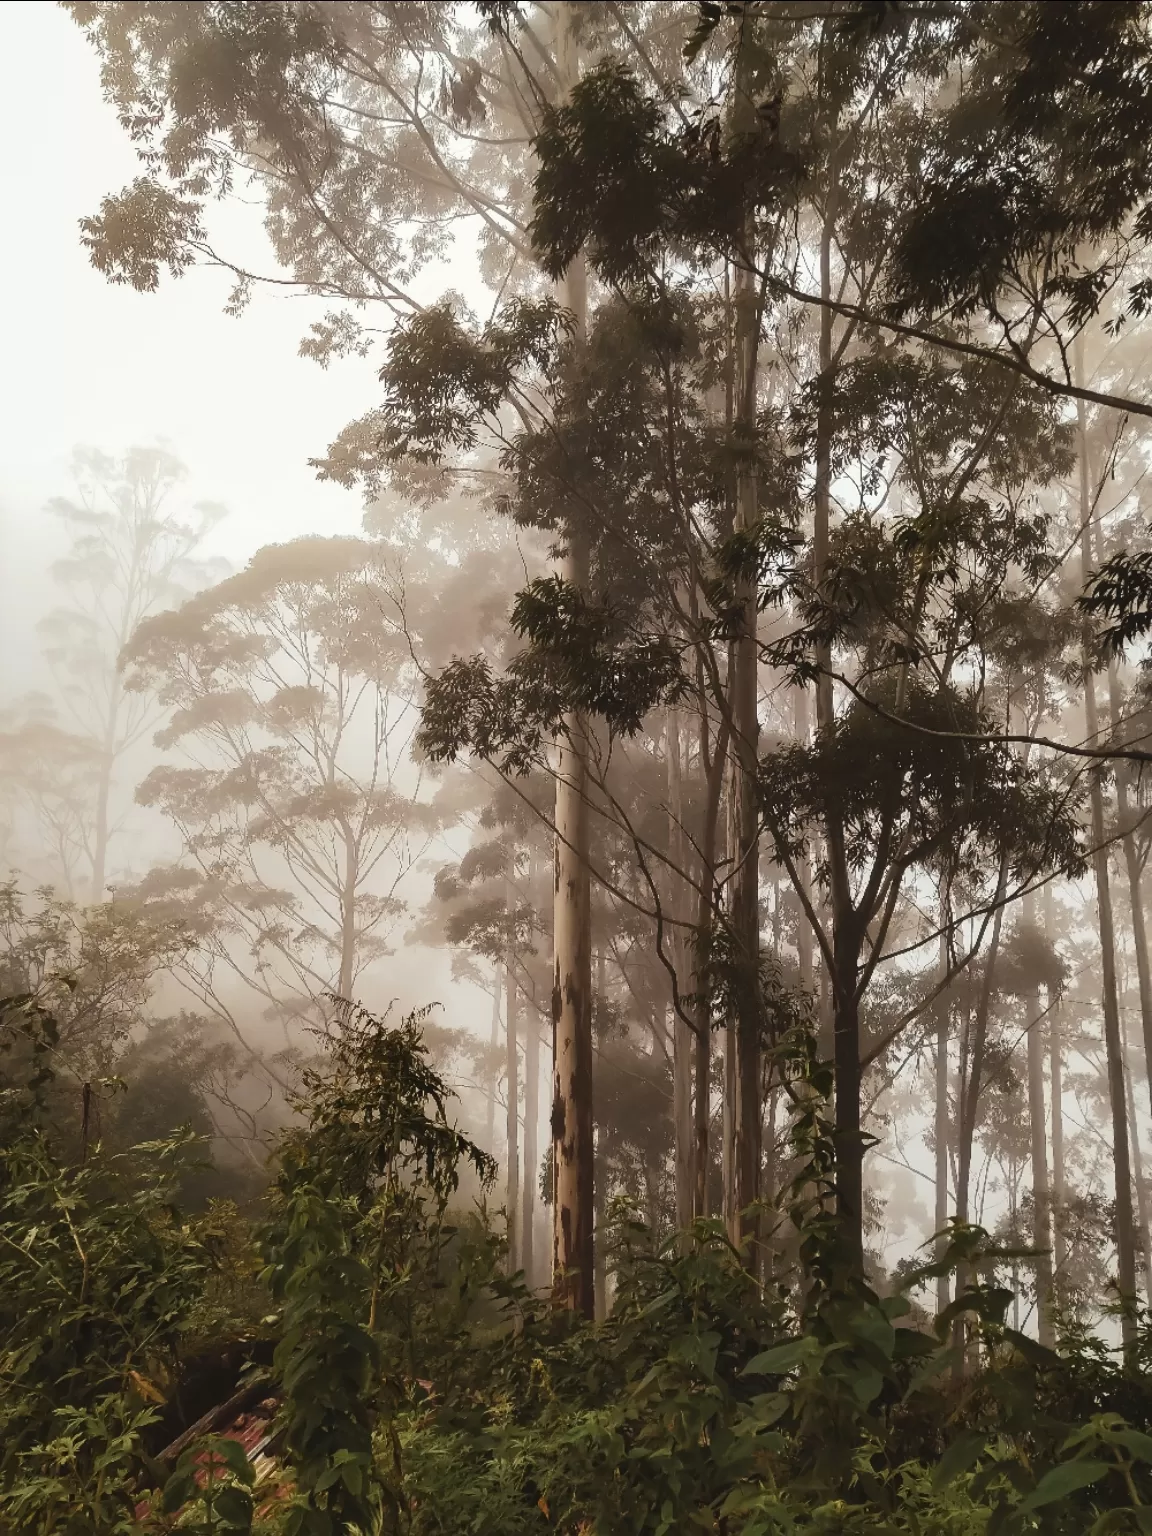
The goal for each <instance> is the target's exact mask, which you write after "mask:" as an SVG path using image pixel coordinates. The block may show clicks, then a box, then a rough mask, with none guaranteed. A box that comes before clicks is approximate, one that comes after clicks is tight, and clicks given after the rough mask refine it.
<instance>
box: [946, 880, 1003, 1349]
mask: <svg viewBox="0 0 1152 1536" xmlns="http://www.w3.org/2000/svg"><path fill="white" fill-rule="evenodd" d="M1004 885H1005V871H1004V869H1003V868H1001V872H1000V878H999V880H998V881H997V882H996V901H997V907H996V915H995V917H993V919H992V938H991V941H990V942H989V945H988V960H987V969H986V970H985V972H984V979H983V983H982V985H981V988H980V1001H979V1003H978V1004H977V1007H976V1017H975V1018H974V1019H973V1020H972V1021H971V1037H970V1040H969V1042H968V1049H967V1051H966V1052H965V1057H966V1060H967V1074H966V1076H965V1075H963V1074H962V1076H961V1081H960V1094H959V1100H960V1105H959V1108H960V1113H959V1116H958V1119H959V1135H958V1137H957V1148H956V1219H957V1220H958V1221H961V1222H968V1221H971V1219H972V1217H971V1182H972V1145H973V1142H974V1140H975V1137H976V1119H977V1115H978V1113H979V1107H980V1089H981V1086H982V1083H981V1079H982V1078H983V1075H984V1055H985V1047H986V1045H987V1040H988V1020H989V1016H990V1014H991V1011H992V985H993V981H994V979H995V973H996V960H997V957H998V956H999V953H1000V929H1001V926H1002V923H1003V919H1004V908H1003V906H1002V905H1001V904H1000V903H1001V902H1002V898H1003V895H1004ZM970 1278H971V1274H970V1269H969V1266H968V1265H967V1264H960V1265H958V1266H957V1269H956V1295H957V1296H958V1297H959V1296H961V1295H962V1294H963V1293H964V1291H965V1290H966V1289H967V1288H968V1283H969V1280H970ZM953 1336H954V1338H955V1341H956V1343H957V1345H958V1346H959V1347H960V1348H961V1349H963V1345H964V1341H965V1339H966V1337H967V1326H966V1324H965V1322H964V1319H963V1318H958V1319H957V1320H956V1326H955V1329H954V1334H953ZM963 1370H964V1359H963V1355H961V1358H960V1359H959V1360H958V1361H957V1365H956V1368H955V1372H954V1374H955V1375H957V1376H959V1375H960V1374H961V1373H962V1372H963Z"/></svg>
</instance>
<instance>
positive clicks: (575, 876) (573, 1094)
mask: <svg viewBox="0 0 1152 1536" xmlns="http://www.w3.org/2000/svg"><path fill="white" fill-rule="evenodd" d="M556 19H557V23H558V24H557V29H556V30H557V34H558V35H557V48H556V63H557V73H558V76H559V81H560V86H561V90H562V91H564V92H567V91H568V90H570V89H571V87H572V86H573V85H574V84H575V83H576V80H577V79H578V77H579V60H578V53H577V45H576V38H575V36H574V28H575V26H576V24H577V18H576V15H575V10H574V8H573V7H571V6H564V7H561V8H559V10H558V14H557V18H556ZM561 289H562V293H561V297H562V301H563V303H564V305H565V307H566V308H567V309H568V310H569V311H570V312H571V314H572V315H573V317H574V320H575V329H574V334H573V346H574V347H575V348H576V349H577V350H579V349H580V348H582V347H583V346H584V345H585V344H586V339H587V332H588V275H587V266H586V263H585V260H584V256H583V254H581V255H579V256H577V257H576V258H575V260H574V261H573V262H572V265H571V266H570V267H569V269H568V271H567V273H566V274H565V276H564V279H563V282H562V285H561ZM565 541H566V546H567V549H566V554H565V556H564V559H563V562H562V566H561V574H562V575H563V577H564V579H565V580H566V581H568V582H570V583H571V584H572V585H573V586H574V587H576V588H578V589H579V590H581V591H587V590H588V585H589V575H590V563H591V560H590V555H591V551H590V549H589V544H588V536H587V531H586V528H585V526H584V524H583V520H582V518H581V516H580V514H579V511H578V509H576V508H573V510H572V514H571V515H570V516H569V518H568V522H567V528H566V530H565ZM589 748H590V733H589V721H588V720H587V718H586V717H585V716H584V715H582V714H580V713H579V712H576V711H568V712H567V713H566V714H565V716H564V720H563V724H562V727H561V732H560V737H559V742H558V750H557V771H556V872H555V885H554V896H553V919H552V933H553V946H554V964H553V978H552V1114H551V1124H552V1169H553V1188H552V1280H553V1290H554V1295H555V1300H556V1304H557V1305H558V1306H560V1307H563V1308H567V1309H568V1310H570V1311H574V1312H580V1313H582V1314H583V1315H584V1316H585V1317H589V1318H590V1317H591V1316H592V1315H593V1311H594V1306H595V1298H594V1276H593V1248H594V1238H593V1229H594V1222H595V1217H594V1212H593V1189H594V1183H595V1148H594V1145H593V1118H592V931H591V929H592V917H591V889H590V882H589V870H588V855H589V819H588V794H589V778H590V776H589V771H588V757H589Z"/></svg>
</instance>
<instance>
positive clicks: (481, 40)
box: [68, 0, 689, 1310]
mask: <svg viewBox="0 0 1152 1536" xmlns="http://www.w3.org/2000/svg"><path fill="white" fill-rule="evenodd" d="M68 9H69V10H70V12H71V14H72V15H73V16H74V18H75V19H76V21H77V22H78V23H79V24H80V25H81V26H82V27H83V28H84V29H85V31H86V33H87V34H88V36H89V37H90V38H91V40H92V42H93V44H94V46H95V48H96V50H97V52H98V54H99V56H100V58H101V60H102V65H103V78H104V84H105V90H106V94H107V95H108V96H109V98H110V99H111V100H112V101H113V102H114V104H115V105H116V107H117V110H118V112H119V113H120V116H121V120H122V122H123V123H124V125H125V127H126V128H128V129H129V130H130V131H131V132H132V133H133V135H134V136H136V139H137V142H138V144H139V146H140V151H141V156H142V162H143V165H142V172H143V173H142V175H141V176H140V177H139V178H138V179H137V180H136V181H135V182H134V183H133V184H132V185H131V186H130V187H128V188H127V189H125V191H124V192H122V193H121V194H118V195H112V196H109V197H107V198H105V199H104V201H103V203H102V205H101V208H100V209H99V211H98V212H97V213H96V214H94V215H93V216H92V217H91V218H89V219H87V220H86V221H84V239H85V241H86V243H87V245H88V247H89V249H90V251H91V254H92V258H93V261H94V262H95V264H96V265H97V266H98V267H99V268H100V269H101V270H102V271H103V272H105V273H106V274H107V275H108V277H109V278H110V279H111V280H112V281H114V282H127V283H131V284H132V285H134V286H135V287H137V288H139V289H143V290H147V289H152V288H155V287H156V286H157V284H158V283H159V281H160V279H161V275H162V274H163V273H164V272H165V271H167V272H168V273H170V274H173V275H175V274H179V273H180V272H182V271H184V270H186V269H187V267H188V266H190V265H191V264H192V263H194V262H196V261H201V260H207V261H211V262H216V263H219V264H223V265H224V266H226V267H229V268H230V269H231V270H232V271H233V273H234V275H235V277H236V288H235V292H234V294H233V299H232V304H233V307H236V308H239V307H242V306H243V303H244V301H245V299H246V298H247V296H248V294H249V293H250V292H251V290H252V287H253V285H254V284H255V283H256V282H257V281H259V280H260V276H261V274H258V273H256V272H253V271H251V270H250V269H248V268H246V267H245V266H244V265H243V264H242V263H239V262H237V261H234V260H230V259H229V256H228V253H227V252H220V251H218V250H217V249H216V248H215V246H214V245H213V242H212V240H211V237H210V234H209V229H208V225H209V220H208V218H207V216H206V209H207V206H208V204H209V203H210V201H211V198H212V197H213V195H214V194H216V193H222V194H226V193H228V192H230V191H231V190H232V189H233V188H234V187H235V186H236V185H237V184H238V182H240V181H242V180H244V179H247V178H254V179H255V181H256V183H257V184H258V186H259V188H260V190H261V191H262V193H263V195H264V207H265V223H266V227H267V229H268V231H269V233H270V235H271V238H272V244H273V249H274V251H275V254H276V257H277V260H278V262H279V263H280V265H281V266H282V267H283V268H285V269H287V271H288V273H289V274H290V281H292V282H294V283H296V284H298V285H299V286H300V287H301V288H302V289H305V290H306V291H308V292H310V293H312V294H316V295H320V296H322V297H325V298H327V299H329V300H331V301H333V304H334V306H335V307H334V308H332V309H331V310H330V311H329V312H328V313H327V314H326V315H325V316H324V318H323V319H321V320H319V321H317V322H316V323H315V324H314V325H313V327H312V330H311V332H310V334H309V335H308V337H306V338H305V342H304V350H305V351H306V352H307V353H308V354H309V355H311V356H314V357H316V358H318V359H319V360H321V361H327V360H328V359H330V358H332V357H333V356H338V355H340V354H341V353H347V352H349V351H364V350H368V349H370V347H371V345H372V342H373V339H374V335H376V334H378V333H379V332H380V331H381V330H387V328H388V326H389V325H390V324H391V322H392V320H393V319H394V318H395V317H396V316H400V317H411V316H414V315H419V313H420V312H421V306H420V304H419V303H418V302H417V300H416V299H415V298H414V297H413V293H412V283H413V280H414V278H415V277H416V276H417V275H418V274H419V272H420V271H421V270H422V269H424V268H427V267H428V266H429V264H430V263H432V262H434V261H435V260H436V259H437V258H439V257H440V256H442V255H443V254H444V253H445V252H446V250H447V248H448V244H449V241H450V238H451V232H452V229H453V226H454V225H455V224H457V223H458V222H459V221H461V220H463V221H467V222H468V223H469V224H470V225H471V227H472V230H473V233H474V236H475V241H476V249H477V254H478V257H479V268H480V273H481V276H482V278H483V280H484V281H486V282H487V283H488V284H489V285H490V286H491V287H492V288H493V289H495V290H497V291H498V293H499V294H501V295H503V294H506V293H507V294H516V293H517V292H519V291H521V290H532V289H536V290H538V289H539V287H540V284H541V278H540V273H539V269H538V266H537V263H536V258H535V255H534V252H533V250H532V247H531V242H530V241H529V239H528V237H527V233H526V229H527V223H528V219H529V216H530V208H531V199H532V187H531V158H530V150H529V144H530V140H531V139H532V137H533V135H534V134H535V133H536V132H537V131H538V129H539V127H540V125H541V122H542V119H543V115H544V113H545V112H546V111H547V110H548V109H549V108H550V107H551V106H552V105H554V104H555V103H556V101H557V100H559V99H560V98H561V97H562V96H563V95H564V92H565V90H566V88H567V83H568V82H570V81H571V80H573V79H574V78H575V75H576V73H577V72H578V70H579V62H578V54H579V52H580V51H581V50H585V49H589V48H592V49H595V48H596V47H598V46H600V45H601V43H602V41H603V40H604V39H605V38H607V39H610V40H614V41H615V43H616V44H618V45H619V46H622V47H624V48H625V49H628V50H630V51H632V52H633V53H634V54H635V56H636V57H637V58H639V59H642V60H644V61H645V62H646V67H648V68H649V69H650V70H658V69H659V67H660V60H661V59H663V58H665V57H666V56H667V54H668V51H669V50H668V47H667V44H666V43H665V44H664V45H663V46H662V47H660V46H657V47H656V48H655V51H654V50H653V48H652V47H649V46H648V45H647V44H646V43H645V41H644V39H643V38H642V37H641V35H640V33H642V32H644V31H645V28H644V26H643V18H641V17H640V16H637V15H632V16H631V19H629V15H628V14H627V12H626V8H624V7H621V6H617V5H609V6H601V5H590V4H589V5H585V4H572V3H561V0H548V3H540V4H536V5H532V6H529V7H524V8H519V7H515V8H508V7H506V6H503V5H499V4H483V5H480V6H478V7H476V8H473V9H468V8H465V7H463V6H457V5H444V4H437V3H410V4H404V5H396V4H385V3H380V4H375V3H369V4H360V3H356V4H352V3H339V4H334V5H325V6H308V7H303V8H302V7H299V6H296V5H292V4H284V3H280V4H272V5H267V4H217V3H212V4H208V5H204V6H199V7H197V8H196V9H195V10H193V11H187V10H182V9H181V10H174V9H173V8H172V7H170V6H168V5H164V4H149V5H145V6H143V7H141V6H138V5H127V4H119V3H104V0H97V3H88V0H79V3H76V4H70V5H69V6H68ZM684 22H685V23H686V24H687V23H688V22H689V17H688V15H687V13H685V14H684ZM674 30H678V29H674ZM675 49H676V44H675V41H673V43H672V56H673V58H675ZM568 268H570V269H571V270H570V274H569V276H568V277H567V278H565V280H564V299H565V302H566V303H567V304H569V305H570V306H571V307H572V308H573V312H574V313H575V314H576V315H577V319H578V320H579V313H580V311H581V309H582V307H583V298H582V294H583V286H582V277H581V272H582V267H581V263H580V261H579V259H577V258H574V259H573V260H572V261H571V262H570V263H569V264H568ZM568 268H566V271H567V270H568ZM270 275H271V276H272V278H273V279H274V280H276V281H281V282H282V281H283V280H284V279H283V277H282V275H281V273H280V272H276V273H273V274H270ZM366 311H367V312H368V315H367V319H366V315H365V312H366ZM373 312H375V314H376V315H378V316H379V317H380V318H379V319H378V320H376V321H375V322H374V321H373V319H372V318H371V317H372V313H373ZM352 437H353V438H354V439H356V440H358V441H359V442H360V443H364V442H365V440H367V442H368V444H369V451H368V453H367V455H366V457H367V460H368V465H369V467H371V465H372V462H373V461H374V459H376V458H378V455H376V454H375V451H374V447H373V445H372V427H371V418H370V417H369V418H366V419H365V421H364V422H361V423H360V424H358V426H357V427H356V428H354V429H353V431H352ZM348 452H349V439H348V435H346V436H345V439H344V440H343V441H342V443H341V445H338V450H337V455H338V457H341V459H342V462H343V463H344V464H345V466H346V465H347V462H348V458H347V455H348ZM351 452H352V453H353V455H355V449H354V448H353V449H351ZM557 553H558V558H559V559H560V560H561V561H562V562H563V563H564V569H565V570H566V572H567V575H568V576H569V577H571V578H573V579H574V580H575V584H576V585H577V586H579V585H580V577H581V564H582V559H583V556H582V552H581V545H580V541H579V539H576V538H569V539H567V540H566V542H564V543H563V545H562V546H561V548H560V549H559V550H558V551H557ZM571 724H572V726H573V729H572V730H570V731H568V732H566V733H565V735H564V737H563V739H562V740H561V741H560V743H559V761H558V763H557V764H556V765H555V766H556V768H557V773H556V780H555V782H556V787H557V805H556V827H557V857H558V858H559V860H560V863H561V867H562V870H563V872H564V877H563V878H562V879H561V881H560V882H559V884H558V886H557V896H556V904H557V911H556V921H555V923H554V931H555V936H556V937H555V943H556V948H557V953H556V957H555V958H556V961H557V963H558V964H559V967H560V982H559V983H558V984H557V985H556V987H555V989H554V1000H555V1007H556V1008H557V1009H558V1010H559V1034H558V1037H557V1038H558V1040H559V1041H560V1042H561V1044H563V1043H564V1042H568V1041H570V1042H571V1052H570V1054H571V1055H572V1060H571V1062H569V1063H567V1064H566V1065H565V1067H564V1069H563V1071H562V1073H561V1076H560V1078H559V1079H558V1080H557V1081H558V1084H559V1087H560V1090H561V1098H562V1099H563V1100H564V1101H565V1102H566V1103H569V1109H568V1112H567V1115H566V1122H565V1123H566V1124H567V1125H568V1126H569V1129H570V1131H571V1135H572V1137H573V1138H575V1139H574V1140H572V1141H571V1145H570V1146H569V1145H567V1144H565V1149H564V1152H563V1155H560V1156H558V1158H557V1161H556V1167H557V1170H558V1173H557V1177H558V1178H560V1179H561V1180H562V1181H564V1182H567V1183H570V1184H571V1186H572V1187H571V1189H570V1190H568V1191H567V1193H566V1196H565V1201H564V1202H560V1203H558V1205H557V1210H560V1209H562V1208H563V1207H564V1206H566V1205H567V1206H570V1207H571V1209H570V1211H569V1228H570V1232H569V1236H567V1237H565V1236H564V1235H563V1233H562V1232H561V1228H560V1227H559V1226H558V1227H557V1232H558V1233H559V1234H560V1241H561V1244H562V1247H563V1248H564V1252H563V1254H562V1256H561V1258H562V1262H559V1261H558V1264H557V1270H558V1274H574V1275H579V1274H582V1273H584V1272H586V1271H587V1270H588V1269H589V1268H590V1257H591V1256H590V1248H589V1247H588V1244H589V1242H590V1233H591V1226H590V1216H589V1215H587V1211H586V1208H589V1207H590V1200H591V1187H592V1163H591V1157H592V1152H591V1143H590V1137H591V1120H590V1097H589V1096H590V1092H591V1080H590V1076H589V1071H590V1057H589V1050H590V1033H589V1031H590V1006H591V1003H590V982H589V977H588V969H589V963H590V960H589V955H590V951H589V947H588V924H589V909H588V895H587V890H588V878H589V877H588V868H587V858H586V849H585V848H584V846H583V840H584V838H585V835H586V823H585V817H584V810H583V806H584V794H583V776H584V751H583V746H582V742H583V740H584V732H583V729H582V728H581V726H580V722H579V721H578V720H573V721H572V722H571ZM569 770H571V771H569ZM569 862H570V863H571V868H570V869H569V868H568V864H569ZM571 1081H576V1083H577V1087H576V1088H575V1090H571V1094H570V1082H571ZM572 1095H574V1096H572ZM570 1097H571V1102H569V1099H570ZM557 1123H559V1122H557ZM566 1170H567V1171H566ZM557 1219H558V1220H559V1218H557ZM569 1239H571V1242H572V1243H574V1244H575V1246H574V1247H569V1246H568V1244H569ZM577 1250H579V1252H580V1258H579V1261H577ZM576 1283H577V1287H578V1288H579V1286H581V1285H583V1290H582V1291H581V1293H580V1295H579V1296H578V1295H577V1294H576V1292H575V1291H571V1290H570V1289H569V1290H566V1291H565V1293H564V1294H565V1297H566V1300H567V1302H568V1303H569V1304H572V1305H577V1304H578V1305H580V1306H582V1307H584V1309H585V1310H587V1309H588V1308H589V1306H590V1295H591V1293H590V1289H589V1287H590V1283H591V1282H590V1280H587V1281H583V1282H581V1281H578V1282H576Z"/></svg>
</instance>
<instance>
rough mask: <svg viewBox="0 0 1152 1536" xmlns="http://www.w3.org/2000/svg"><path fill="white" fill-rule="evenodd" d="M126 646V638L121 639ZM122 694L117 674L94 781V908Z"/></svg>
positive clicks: (101, 886) (104, 875)
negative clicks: (97, 776) (97, 771)
mask: <svg viewBox="0 0 1152 1536" xmlns="http://www.w3.org/2000/svg"><path fill="white" fill-rule="evenodd" d="M122 643H123V644H126V643H127V636H124V637H123V642H122ZM122 700H123V692H122V690H121V686H120V674H119V672H117V674H116V677H115V678H114V679H113V682H112V691H111V694H110V695H109V699H108V715H107V719H106V723H105V728H104V740H103V742H102V743H101V749H100V777H99V778H98V780H97V781H96V824H95V827H94V828H93V836H92V889H91V894H90V898H89V899H90V900H91V902H92V905H93V906H95V905H96V904H97V903H98V902H101V901H103V900H104V895H105V885H106V883H107V879H108V839H109V836H110V835H111V832H110V827H109V816H110V811H111V800H112V774H113V772H114V770H115V767H116V736H117V732H118V730H119V726H120V705H121V702H122Z"/></svg>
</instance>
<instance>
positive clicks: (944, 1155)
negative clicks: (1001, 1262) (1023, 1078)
mask: <svg viewBox="0 0 1152 1536" xmlns="http://www.w3.org/2000/svg"><path fill="white" fill-rule="evenodd" d="M944 922H945V914H944V912H943V911H942V912H941V916H940V926H941V928H943V927H944ZM940 974H941V976H946V975H947V974H948V935H947V933H941V935H940ZM936 1008H937V1016H936V1113H935V1120H934V1123H933V1132H934V1139H935V1142H936V1216H935V1222H936V1231H937V1233H943V1232H944V1230H945V1228H946V1227H947V1225H948V1153H949V1148H950V1142H951V1134H952V1126H951V1116H950V1115H949V1112H948V1036H949V1029H948V1024H949V1015H950V1012H951V1009H950V1007H949V1002H948V992H947V990H945V991H943V992H942V993H941V994H940V997H939V998H938V1000H937V1003H936ZM947 1245H948V1239H947V1238H946V1237H937V1239H936V1258H937V1259H941V1258H943V1256H944V1250H945V1248H946V1247H947ZM949 1299H950V1298H949V1285H948V1276H947V1275H938V1276H937V1278H936V1310H937V1312H938V1313H939V1312H943V1311H944V1310H945V1309H946V1308H947V1306H948V1302H949Z"/></svg>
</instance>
